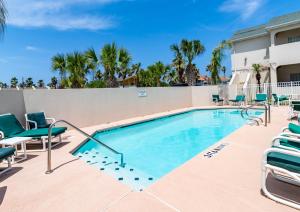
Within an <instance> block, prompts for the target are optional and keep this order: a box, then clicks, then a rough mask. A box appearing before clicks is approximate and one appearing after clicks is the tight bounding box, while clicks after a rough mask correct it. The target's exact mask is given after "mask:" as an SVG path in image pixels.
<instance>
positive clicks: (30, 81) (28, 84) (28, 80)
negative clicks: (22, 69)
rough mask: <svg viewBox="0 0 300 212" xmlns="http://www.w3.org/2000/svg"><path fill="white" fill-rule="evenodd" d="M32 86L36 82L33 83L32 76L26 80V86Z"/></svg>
mask: <svg viewBox="0 0 300 212" xmlns="http://www.w3.org/2000/svg"><path fill="white" fill-rule="evenodd" d="M32 86H35V84H34V83H33V80H32V78H31V77H28V78H27V79H26V80H25V87H26V88H31V87H32Z"/></svg>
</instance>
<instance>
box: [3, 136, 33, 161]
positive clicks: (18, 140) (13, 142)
mask: <svg viewBox="0 0 300 212" xmlns="http://www.w3.org/2000/svg"><path fill="white" fill-rule="evenodd" d="M31 139H32V138H27V137H14V138H7V139H3V140H0V145H3V146H4V147H6V146H11V147H15V148H16V153H15V155H14V156H13V157H12V163H17V162H20V161H23V160H26V159H27V153H26V141H30V140H31ZM18 144H21V150H22V151H23V154H22V155H18V151H17V145H18Z"/></svg>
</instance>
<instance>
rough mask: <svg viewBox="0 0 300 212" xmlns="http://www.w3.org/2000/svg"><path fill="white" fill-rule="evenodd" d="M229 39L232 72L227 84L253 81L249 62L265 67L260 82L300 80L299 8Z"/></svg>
mask: <svg viewBox="0 0 300 212" xmlns="http://www.w3.org/2000/svg"><path fill="white" fill-rule="evenodd" d="M231 40H232V43H233V48H232V55H231V62H232V71H233V73H232V79H231V81H230V84H235V85H241V86H244V87H245V86H247V85H249V84H255V83H256V79H255V73H254V71H253V69H252V64H261V65H263V66H264V67H265V68H264V70H265V71H263V72H262V78H261V83H265V82H269V80H270V81H271V82H272V83H278V82H290V81H300V11H299V12H295V13H291V14H287V15H283V16H279V17H275V18H273V19H271V20H270V21H269V22H268V23H266V24H263V25H260V26H256V27H251V28H248V29H243V30H239V31H237V32H235V33H234V35H233V37H232V39H231ZM268 68H270V70H271V71H270V72H269V71H267V70H268ZM269 73H270V74H269ZM269 75H271V76H269ZM269 77H271V79H270V78H269Z"/></svg>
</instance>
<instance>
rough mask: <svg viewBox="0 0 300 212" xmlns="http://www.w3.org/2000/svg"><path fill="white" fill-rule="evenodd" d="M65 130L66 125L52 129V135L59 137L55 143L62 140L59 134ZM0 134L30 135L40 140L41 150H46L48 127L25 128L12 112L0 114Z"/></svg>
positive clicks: (11, 135)
mask: <svg viewBox="0 0 300 212" xmlns="http://www.w3.org/2000/svg"><path fill="white" fill-rule="evenodd" d="M66 130H67V128H66V127H56V128H53V129H52V136H53V137H58V138H59V142H58V143H57V144H59V143H60V142H61V141H62V139H61V135H62V134H63V133H64V132H65V131H66ZM0 135H1V137H2V138H12V137H31V138H33V139H38V140H41V141H42V144H43V149H42V150H43V151H46V142H47V140H48V128H39V129H32V130H25V129H24V128H23V126H22V125H21V123H20V122H19V121H18V120H17V118H16V117H15V115H13V114H3V115H0ZM57 144H56V145H57ZM53 146H55V145H53Z"/></svg>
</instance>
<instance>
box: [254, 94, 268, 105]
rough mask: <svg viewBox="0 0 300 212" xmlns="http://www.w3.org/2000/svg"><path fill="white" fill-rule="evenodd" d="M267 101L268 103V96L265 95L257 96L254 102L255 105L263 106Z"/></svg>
mask: <svg viewBox="0 0 300 212" xmlns="http://www.w3.org/2000/svg"><path fill="white" fill-rule="evenodd" d="M266 101H267V94H265V93H258V94H256V98H255V100H254V102H255V103H259V104H262V103H265V102H266Z"/></svg>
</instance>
